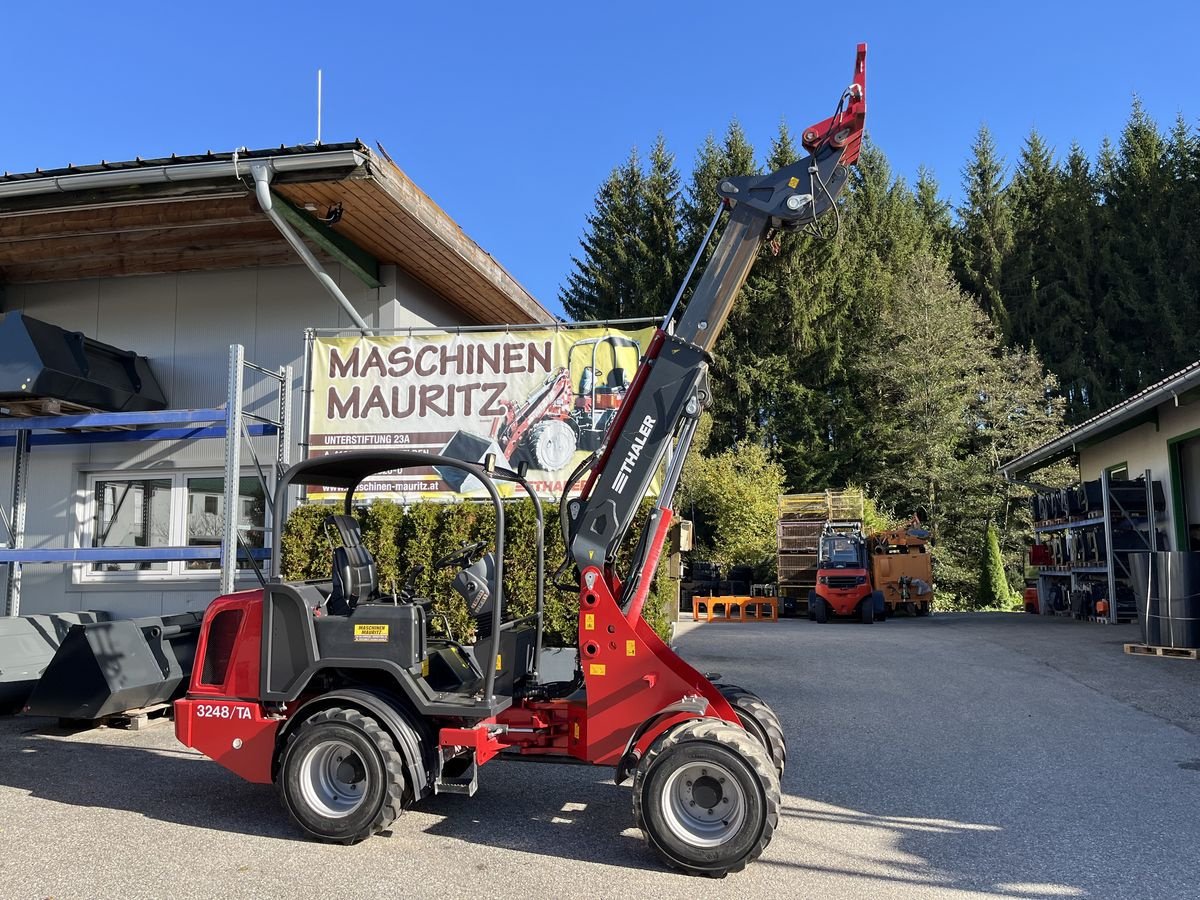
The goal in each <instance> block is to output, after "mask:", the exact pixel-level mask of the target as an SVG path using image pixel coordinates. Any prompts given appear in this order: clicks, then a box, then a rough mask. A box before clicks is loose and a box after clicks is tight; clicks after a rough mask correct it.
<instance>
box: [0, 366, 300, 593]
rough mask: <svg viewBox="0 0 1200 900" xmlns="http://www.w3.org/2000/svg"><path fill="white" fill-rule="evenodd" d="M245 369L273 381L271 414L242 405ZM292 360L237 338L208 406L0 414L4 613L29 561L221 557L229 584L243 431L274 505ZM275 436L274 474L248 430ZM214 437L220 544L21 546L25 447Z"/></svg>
mask: <svg viewBox="0 0 1200 900" xmlns="http://www.w3.org/2000/svg"><path fill="white" fill-rule="evenodd" d="M247 369H249V370H250V371H252V372H255V373H258V374H259V375H262V376H264V377H266V378H268V379H270V380H271V381H273V382H274V386H273V387H274V392H275V394H276V396H277V398H278V406H277V411H276V414H275V415H274V416H260V415H256V414H254V413H250V412H247V411H246V409H245V398H244V396H243V386H244V384H245V373H246V370H247ZM291 385H292V367H291V366H280V367H279V369H277V370H276V371H271V370H270V369H266V368H263V367H262V366H259V365H256V364H254V363H251V362H247V361H246V358H245V350H244V349H243V347H242V346H241V345H240V344H232V345H231V346H230V348H229V381H228V391H227V395H226V400H225V405H224V407H218V408H212V409H167V410H161V411H158V412H95V413H82V414H77V415H62V416H35V417H28V418H0V445H9V446H12V447H13V463H12V495H11V503H10V505H9V508H8V509H7V510H5V509H4V508H3V507H0V524H3V525H4V526H5V529H6V531H7V538H8V541H7V545H6V546H2V547H0V564H5V565H7V567H8V575H7V578H6V587H5V602H4V614H5V615H9V616H15V615H19V614H20V611H21V570H22V567H23V566H24V565H26V564H28V563H51V564H52V563H62V564H71V563H87V562H171V561H176V560H201V559H217V560H220V563H221V593H222V594H227V593H230V592H231V591H232V590H233V586H234V580H235V577H236V574H237V555H238V544H239V542H240V540H241V538H240V535H239V532H238V528H237V517H236V514H237V508H238V499H239V488H240V479H241V458H242V457H241V452H242V438H243V437H244V438H245V439H246V445H247V447H248V449H249V451H250V456H251V458H252V459H253V461H254V465H255V470H256V472H257V475H258V477H259V480H260V481H261V482H262V485H263V492H264V493H265V494H266V496H267V504H268V505H267V508H268V509H272V508H273V507H274V498H273V496H272V490H273V484H274V483H275V482H277V481H278V478H279V475H280V474H281V473H282V472H283V471H284V470H285V469H286V468H287V466H288V462H289V457H290V452H291V421H290V419H291V409H290V403H291ZM271 435H273V436H275V438H276V445H277V446H276V458H275V460H274V463H273V466H274V469H275V473H274V477H273V478H269V477H268V473H267V471H266V470H265V469H264V467H263V465H262V463H261V462H260V460H259V458H258V454H257V453H256V452H255V449H254V443H253V441H252V440H251V438H255V437H264V436H271ZM212 438H221V439H223V440H224V441H225V491H224V504H225V506H224V508H225V511H226V512H225V523H224V529H223V532H222V535H221V546H220V547H58V548H38V549H30V548H26V547H25V519H26V509H27V505H28V493H29V464H30V459H31V451H32V448H33V447H37V446H61V445H65V444H97V443H122V442H130V441H191V440H204V439H212ZM275 524H276V523H274V522H271V523H269V524H268V528H272V527H274V526H275ZM247 553H249V555H250V556H251V558H252V559H253V560H258V559H263V558H266V557H267V556H268V555H269V551H268V550H265V549H264V550H250V549H249V548H247Z"/></svg>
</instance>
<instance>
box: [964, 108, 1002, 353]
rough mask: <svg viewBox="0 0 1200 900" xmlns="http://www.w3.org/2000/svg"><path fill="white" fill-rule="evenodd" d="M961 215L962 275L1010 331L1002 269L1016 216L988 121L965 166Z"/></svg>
mask: <svg viewBox="0 0 1200 900" xmlns="http://www.w3.org/2000/svg"><path fill="white" fill-rule="evenodd" d="M958 217H959V229H958V235H957V238H958V239H957V241H956V242H955V254H954V266H955V271H956V273H957V275H958V279H959V281H960V282H961V283H962V285H963V287H964V288H965V289H966V290H967V292H968V293H970V294H974V295H975V296H976V297H977V298H978V299H979V304H980V306H982V307H983V310H984V312H986V313H987V314H988V315H989V316H990V317H991V319H992V321H993V322H995V323H996V324H997V326H999V327H1000V329H1001V331H1003V332H1005V333H1007V330H1008V314H1007V311H1006V309H1005V306H1004V298H1003V296H1002V294H1001V278H1002V274H1001V269H1002V267H1003V265H1004V259H1005V257H1006V256H1007V255H1008V252H1009V249H1010V247H1011V245H1012V217H1011V214H1010V211H1009V204H1008V198H1007V197H1006V196H1005V191H1004V160H1003V159H1002V158H1001V157H1000V156H999V154H998V153H997V151H996V144H995V142H994V141H993V140H992V134H991V132H990V131H988V128H987V126H986V125H983V126H980V128H979V133H978V135H977V136H976V138H975V143H974V144H973V145H972V147H971V160H970V162H968V163H967V166H966V168H965V169H964V170H963V204H962V205H961V206H960V207H959V209H958Z"/></svg>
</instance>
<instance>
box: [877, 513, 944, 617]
mask: <svg viewBox="0 0 1200 900" xmlns="http://www.w3.org/2000/svg"><path fill="white" fill-rule="evenodd" d="M867 547H868V549H869V550H870V557H871V583H872V584H873V585H874V587H875V590H877V591H882V592H883V600H884V603H885V604H887V609H888V615H893V614H895V613H897V612H906V613H908V614H909V615H910V616H927V615H929V610H930V607H931V605H932V603H933V563H932V559H931V557H930V554H929V532H928V531H926V530H925V529H923V528H920V527H918V526H917V525H916V524H915V523H914V524H911V525H906V526H903V527H901V528H895V529H892V530H891V531H877V532H875V533H874V534H872V535H870V537H868V539H867Z"/></svg>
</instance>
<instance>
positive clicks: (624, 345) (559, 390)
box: [491, 334, 642, 472]
mask: <svg viewBox="0 0 1200 900" xmlns="http://www.w3.org/2000/svg"><path fill="white" fill-rule="evenodd" d="M641 355H642V348H641V346H640V345H639V344H638V342H637V341H635V340H634V339H632V338H629V337H625V336H624V335H617V334H607V335H604V336H602V337H593V338H585V339H583V340H580V341H576V342H575V343H574V344H572V345H571V349H570V351H568V353H567V364H566V365H565V366H561V367H559V368H558V369H556V370H554V371H553V372H551V373H550V374H549V375H547V376H546V380H545V381H544V382H542V384H541V385H540V386H539V387H538V388H537V389H536V390H534V392H533V393H532V394H530V395H529V396H528V397H527V398H526V399H525V401H524V402H522V403H516V402H513V401H511V400H504V401H501V402H502V404H503V406H504V411H505V413H504V417H503V418H500V419H497V420H496V423H495V425H494V426H493V428H492V435H491V436H492V439H493V440H495V442H496V444H497V445H498V446H499V447H500V450H501V452H502V453H503V454H504V456H505V457H507V458H508V460H509V461H510V462H511V463H512V464H513V465H517V464H519V463H521V462H527V463H528V464H529V466H530V468H532V469H541V470H543V471H548V472H552V471H557V470H559V469H563V468H566V467H567V466H568V465H570V464H571V462H572V461H573V460H574V458H575V454H576V452H578V451H580V450H585V451H588V452H590V451H592V450H597V449H599V448H600V445H601V444H603V443H604V434H605V432H606V431H607V429H608V426H609V424H610V423H611V422H612V420H613V419H614V418H615V417H616V415H617V410H618V409H619V408H620V406H621V401H622V400H623V399H624V398H625V394H626V392H627V391H628V390H629V381H630V378H631V377H632V375H633V373H634V372H635V371H636V370H637V367H638V363H639V361H640V360H641Z"/></svg>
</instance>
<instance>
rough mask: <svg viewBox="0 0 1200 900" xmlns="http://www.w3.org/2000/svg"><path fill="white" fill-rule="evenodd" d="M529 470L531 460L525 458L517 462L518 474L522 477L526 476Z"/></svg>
mask: <svg viewBox="0 0 1200 900" xmlns="http://www.w3.org/2000/svg"><path fill="white" fill-rule="evenodd" d="M528 471H529V460H527V459H523V460H521V461H520V462H519V463H517V475H518V476H520V477H521V478H524V477H525V473H526V472H528Z"/></svg>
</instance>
